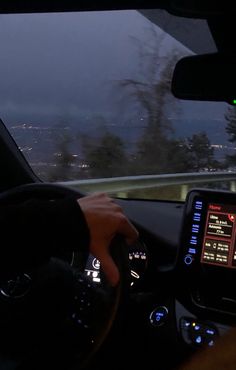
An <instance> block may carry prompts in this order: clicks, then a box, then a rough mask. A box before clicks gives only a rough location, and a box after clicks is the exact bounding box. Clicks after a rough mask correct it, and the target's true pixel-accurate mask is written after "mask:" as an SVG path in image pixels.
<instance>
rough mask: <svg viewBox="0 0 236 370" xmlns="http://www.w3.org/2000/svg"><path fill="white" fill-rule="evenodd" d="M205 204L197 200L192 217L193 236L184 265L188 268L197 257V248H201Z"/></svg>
mask: <svg viewBox="0 0 236 370" xmlns="http://www.w3.org/2000/svg"><path fill="white" fill-rule="evenodd" d="M203 206H204V205H203V202H202V201H201V200H196V201H195V202H194V210H193V215H192V226H191V234H190V238H189V241H188V249H187V254H185V256H184V263H185V265H187V266H190V265H191V264H192V263H193V262H194V260H195V257H196V254H197V248H198V246H199V233H200V227H201V221H202V212H203Z"/></svg>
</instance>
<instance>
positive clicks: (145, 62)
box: [0, 11, 236, 199]
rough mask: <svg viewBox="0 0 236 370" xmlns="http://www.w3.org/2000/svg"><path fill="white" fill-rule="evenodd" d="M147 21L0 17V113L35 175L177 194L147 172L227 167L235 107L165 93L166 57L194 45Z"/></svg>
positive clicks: (139, 192)
mask: <svg viewBox="0 0 236 370" xmlns="http://www.w3.org/2000/svg"><path fill="white" fill-rule="evenodd" d="M148 18H150V17H145V16H143V15H142V14H141V13H139V12H137V11H119V12H103V13H102V12H100V13H94V12H93V13H81V14H80V13H78V14H76V13H73V14H72V13H68V14H51V15H50V14H41V15H6V16H1V23H0V43H1V59H0V73H1V86H0V112H1V118H2V120H3V121H4V123H5V124H6V125H7V127H8V129H9V131H10V132H11V134H12V135H13V136H14V138H15V140H16V142H17V144H18V145H19V147H20V149H21V151H22V152H23V154H24V155H25V157H26V158H27V160H28V161H29V162H30V164H31V165H32V167H33V168H34V170H35V172H36V173H37V174H38V175H39V177H41V178H42V179H43V180H46V181H73V180H82V179H83V180H86V179H87V180H89V179H102V178H113V177H124V176H125V177H132V176H136V177H137V176H138V177H139V179H138V180H137V181H139V186H137V183H136V185H135V186H133V188H132V186H131V185H130V184H129V186H128V187H127V189H128V190H127V189H126V188H125V187H124V186H123V190H124V189H126V190H125V191H123V195H125V196H127V197H139V198H151V199H152V198H164V199H179V198H180V190H179V184H173V181H172V182H169V183H168V181H167V180H166V181H165V187H163V186H162V187H160V182H158V179H157V178H156V176H160V175H161V176H164V175H167V174H181V173H189V174H190V173H219V172H230V171H233V170H234V168H235V163H236V152H235V149H236V148H235V142H236V110H235V108H229V107H228V106H227V105H226V104H223V103H207V102H184V101H178V100H177V99H175V98H174V97H173V96H172V95H171V91H170V87H171V77H172V73H173V68H174V66H175V63H176V61H177V60H179V59H180V58H181V57H183V56H186V55H191V54H193V51H191V50H190V49H188V48H187V47H186V46H185V45H183V43H181V42H180V41H177V40H176V39H174V37H173V35H172V36H171V35H170V34H168V33H167V32H165V31H164V29H166V28H165V27H164V25H163V24H162V28H160V27H158V26H157V24H154V23H152V22H151V21H150V20H149V19H148ZM173 18H174V17H173ZM29 30H30V32H29ZM190 44H191V43H190ZM140 176H141V177H142V178H143V180H142V181H144V179H145V178H144V177H145V176H155V184H154V183H152V182H149V183H148V185H147V183H146V186H144V183H142V182H140V181H141V178H140ZM194 180H196V177H193V178H192V182H193V183H192V184H190V185H188V186H194V185H195V184H194ZM150 181H151V180H150ZM140 184H141V185H140ZM142 184H143V185H142ZM182 185H186V184H185V183H184V182H183V184H182ZM209 185H210V186H217V187H224V188H225V187H226V186H227V185H226V184H225V183H223V184H222V183H220V180H219V181H218V182H214V183H213V185H212V184H211V181H209V179H207V181H206V183H201V186H209ZM182 189H183V188H182ZM111 192H113V193H114V194H115V195H117V194H118V193H119V194H122V187H121V191H119V192H117V191H114V188H111ZM181 197H182V196H181Z"/></svg>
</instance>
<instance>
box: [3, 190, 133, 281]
mask: <svg viewBox="0 0 236 370" xmlns="http://www.w3.org/2000/svg"><path fill="white" fill-rule="evenodd" d="M0 225H1V235H2V241H3V240H4V241H5V243H6V244H5V245H2V247H1V248H0V274H1V273H3V274H4V273H5V272H9V271H11V270H12V271H17V270H18V269H19V268H27V267H29V266H30V265H32V264H33V265H34V264H38V263H41V262H43V261H44V260H45V259H47V258H49V257H50V256H51V255H53V254H54V253H56V252H57V251H59V250H61V249H64V250H68V249H71V250H72V249H76V248H78V249H84V250H88V248H90V251H91V253H92V254H94V256H95V257H97V258H98V259H99V260H100V262H101V266H102V268H103V270H104V272H105V274H106V276H107V278H108V280H109V281H110V283H111V284H112V285H116V284H117V282H118V280H119V273H118V270H117V268H116V266H115V264H114V262H113V260H112V259H111V257H110V255H109V245H110V242H111V240H112V238H113V237H114V236H115V234H117V233H119V234H122V235H123V236H124V237H125V239H126V241H127V242H128V243H132V242H133V241H134V240H135V239H136V238H137V235H138V233H137V231H136V229H135V228H134V227H133V225H131V224H130V222H129V221H128V219H127V218H126V217H125V215H124V213H123V211H122V209H121V208H120V207H119V206H118V205H117V204H116V203H114V201H112V199H111V198H109V197H108V196H107V195H105V194H94V195H90V196H87V197H84V198H81V199H78V200H76V199H75V198H74V197H71V198H68V197H67V198H65V199H58V200H55V201H48V200H40V199H30V200H28V201H25V202H23V203H20V204H7V205H6V204H0Z"/></svg>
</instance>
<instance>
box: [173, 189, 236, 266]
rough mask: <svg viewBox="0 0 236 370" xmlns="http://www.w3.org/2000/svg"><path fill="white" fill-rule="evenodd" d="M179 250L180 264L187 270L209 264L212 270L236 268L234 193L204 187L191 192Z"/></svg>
mask: <svg viewBox="0 0 236 370" xmlns="http://www.w3.org/2000/svg"><path fill="white" fill-rule="evenodd" d="M179 252H180V253H179V259H178V263H180V265H181V266H182V268H184V270H185V269H186V268H187V270H188V271H195V270H196V269H199V268H201V267H204V268H207V269H208V266H209V268H211V271H212V268H213V267H215V268H221V269H222V268H226V269H228V270H229V269H230V270H232V271H233V269H236V194H235V193H230V192H224V191H220V192H217V191H211V190H205V189H195V190H192V191H190V192H189V194H188V197H187V199H186V204H185V212H184V222H183V226H182V237H181V241H180V251H179ZM184 266H185V267H184ZM235 273H236V272H235Z"/></svg>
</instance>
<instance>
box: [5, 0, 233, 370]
mask: <svg viewBox="0 0 236 370" xmlns="http://www.w3.org/2000/svg"><path fill="white" fill-rule="evenodd" d="M235 16H236V9H235V5H233V3H232V4H231V3H229V2H222V1H219V2H213V1H210V0H209V1H206V0H205V1H198V2H196V1H194V0H191V1H190V0H188V1H185V0H156V1H152V0H150V1H148V0H145V1H142V0H139V1H138V0H133V1H131V0H130V1H126V2H124V1H122V0H114V1H113V2H107V1H100V2H99V3H98V2H95V1H92V0H89V1H86V2H84V1H80V0H79V1H77V2H75V1H69V0H67V1H57V2H55V1H50V2H45V3H43V2H36V1H24V2H19V1H11V2H2V1H1V2H0V45H1V49H2V52H1V56H0V76H1V81H2V82H1V85H2V86H1V87H0V101H1V102H0V168H1V176H0V191H1V193H0V205H1V204H2V202H3V204H4V202H5V201H10V202H18V203H21V202H23V201H25V200H26V199H30V198H39V199H43V200H48V201H51V200H53V199H58V198H66V197H71V196H74V197H82V196H85V195H86V194H88V193H90V192H94V191H96V192H97V191H98V192H100V191H102V192H108V194H109V195H110V196H111V197H113V198H114V200H115V202H117V203H118V204H119V205H120V206H121V207H122V208H123V210H124V212H125V214H126V216H127V217H128V219H129V220H130V221H131V222H132V223H133V224H134V225H135V227H136V228H137V230H138V232H139V239H138V241H137V242H136V243H134V244H133V245H132V246H130V247H127V245H125V242H124V240H123V239H122V238H121V237H120V236H119V235H117V236H116V237H115V238H114V241H113V242H112V245H111V248H110V250H111V254H112V256H113V258H114V260H115V261H116V263H117V265H118V267H119V270H120V274H121V281H120V284H119V286H118V287H116V288H111V287H110V286H109V284H108V283H107V281H106V279H105V277H104V275H103V272H102V270H101V269H100V262H99V261H98V260H97V259H96V258H94V256H92V255H91V254H89V253H87V255H86V256H84V255H81V253H80V250H79V248H77V246H78V245H79V240H78V241H75V242H74V246H73V251H72V252H71V246H70V248H68V250H67V246H66V245H65V246H64V247H65V248H64V249H63V250H61V249H60V250H59V251H58V253H56V254H55V255H54V256H52V258H51V259H50V262H49V263H48V265H47V266H45V265H43V266H41V265H40V266H38V267H37V269H32V270H31V269H28V270H26V271H23V272H22V273H21V274H14V273H13V274H12V276H8V278H7V279H1V281H0V312H1V316H0V333H1V335H0V338H1V339H0V341H1V350H0V369H1V370H5V369H6V370H8V369H9V370H21V369H22V370H26V369H31V370H36V369H57V370H59V369H61V370H67V369H68V370H69V369H87V370H92V369H110V368H123V367H125V368H131V369H135V368H142V369H155V370H173V369H177V368H179V369H181V366H182V365H183V364H185V363H186V362H187V361H188V360H189V359H191V358H192V356H194V355H196V354H198V353H201V351H203V350H206V351H208V350H211V347H214V346H215V344H216V343H217V342H218V340H219V338H224V336H225V335H227V333H228V332H230V330H231V329H232V328H233V327H234V326H235V320H236V292H235V290H234V280H233V279H234V278H235V277H236V242H235V240H236V195H235V191H236V185H235V184H236V180H235V179H236V178H235V171H236V165H235V164H236V160H235V158H236V154H234V151H235V147H234V145H235V144H234V143H235V141H236V110H235V109H236V108H235V105H236V95H235V85H236V73H235V67H236V46H235V40H234V35H235V32H234V31H235V27H236V23H235ZM77 17H78V18H77ZM138 23H140V24H141V26H140V30H139V31H138V30H137V32H136V31H135V32H136V33H135V32H134V30H136V28H137V27H138V26H137V24H138ZM77 25H79V26H80V27H81V28H78V30H77V28H76V27H77ZM86 27H87V28H86ZM115 29H116V31H115ZM100 30H101V34H102V36H101V39H98V38H96V37H98V36H97V34H98V33H99V32H100ZM69 31H70V32H71V33H72V36H73V37H72V38H71V39H69V38H67V32H69ZM126 31H127V34H128V36H126V38H125V36H124V32H126ZM143 34H145V35H146V36H145V37H146V38H144V36H143ZM105 37H108V41H107V44H106V43H105V41H104V39H105ZM24 40H27V48H28V49H27V50H28V51H27V52H26V46H25V45H26V44H24V42H25V41H24ZM58 40H59V41H58ZM91 40H92V42H93V44H92V47H91V48H90V46H89V42H90V41H91ZM94 40H95V41H94ZM127 40H128V41H127ZM103 44H106V45H108V46H107V49H106V50H105V49H103ZM159 45H160V50H159ZM56 47H58V49H56ZM113 47H114V49H113ZM115 47H116V48H117V49H115ZM161 47H162V48H161ZM77 49H78V51H76V50H77ZM56 50H57V51H56ZM69 50H70V51H71V52H72V54H70V55H69ZM91 50H92V51H91ZM94 50H96V52H97V54H96V56H95V54H94ZM114 50H117V51H114ZM44 52H45V55H46V56H47V57H48V58H49V59H46V56H45V55H44V54H43V53H44ZM27 53H28V54H27ZM78 55H79V57H80V58H81V59H82V62H80V61H79V59H78ZM128 57H129V58H130V60H129V58H128ZM109 58H110V59H109ZM138 58H139V59H138ZM157 58H159V59H157ZM47 60H50V61H51V62H50V63H51V64H49V62H48V61H47ZM58 60H60V63H61V64H60V67H58V65H59V62H58ZM34 61H35V62H36V69H34V70H33V69H31V66H32V64H33V62H34ZM76 63H77V64H76ZM124 65H126V67H127V71H128V72H127V71H126V72H124V73H123V74H122V77H121V78H120V80H119V81H118V77H117V74H116V72H114V70H115V68H116V69H117V70H119V69H120V70H122V68H123V66H124ZM156 65H158V66H159V67H158V68H159V69H158V70H157V72H156V69H155V68H157V67H156ZM139 68H141V69H142V73H143V75H142V73H141V72H140V73H139V71H140V70H139ZM113 69H114V70H113ZM64 70H65V71H66V72H65V78H64V77H63V73H64V72H63V71H64ZM55 71H56V72H57V73H58V74H57V75H55V76H56V77H54V72H55ZM169 71H171V74H170V73H169ZM56 72H55V73H56ZM102 73H105V74H107V75H109V79H110V80H112V81H113V82H112V84H113V85H115V91H116V92H115V94H114V99H115V100H116V102H117V104H116V108H111V106H109V102H110V100H109V95H110V94H111V92H110V90H109V89H107V90H106V94H105V93H103V92H102V82H101V81H102V78H101V74H102ZM132 73H133V74H132ZM42 76H44V77H42ZM137 76H138V77H137ZM140 76H141V77H140ZM92 80H93V82H94V81H95V85H94V86H93V85H92ZM74 81H77V82H76V83H78V86H77V87H76V89H75V85H74ZM114 81H115V82H114ZM117 81H118V82H117ZM156 81H158V82H157V83H156ZM166 81H167V82H168V84H167V83H166ZM104 89H106V88H105V87H104ZM77 90H79V92H78V91H77ZM35 91H36V92H37V94H38V95H35V96H36V97H33V95H34V93H35ZM26 94H27V98H26ZM57 94H58V100H56V99H57V98H55V96H57ZM75 95H76V96H77V97H76V99H77V100H76V99H75V100H74V101H72V100H73V99H74V97H75ZM120 95H121V96H122V97H120ZM49 99H51V100H52V102H53V104H54V103H55V105H57V106H59V107H60V108H61V110H60V109H58V111H57V112H56V113H55V114H54V112H53V113H52V105H50V104H51V102H50V103H49ZM93 99H94V101H93ZM132 99H134V100H135V102H134V101H133V100H132ZM78 101H79V102H78ZM88 101H89V103H88ZM74 102H75V103H74ZM91 102H92V103H91ZM72 103H73V104H74V105H73V104H72ZM92 109H93V110H94V112H92ZM105 109H106V112H108V113H107V116H106V117H105V118H104V117H103V116H102V113H101V112H102V110H103V111H104V112H105ZM45 112H46V113H45ZM114 112H115V113H114ZM144 112H145V113H144ZM46 114H47V116H46ZM82 114H83V115H84V116H83V117H84V121H82V118H81V117H82ZM113 114H114V117H115V114H116V117H117V118H114V117H113ZM53 115H54V116H53ZM180 116H181V118H179V117H180ZM34 117H36V118H34ZM52 117H54V118H52ZM75 117H76V118H75ZM133 117H134V118H133ZM137 117H138V118H137ZM160 117H161V118H160ZM163 117H164V118H163ZM54 119H55V122H56V123H55V125H54V126H50V125H49V123H50V124H51V122H52V121H53V120H54ZM95 120H96V124H94V122H95ZM158 120H160V125H159V126H158V128H157V127H156V126H155V125H157V122H159V121H158ZM69 121H70V122H71V126H70V125H69V123H68V122H69ZM45 122H46V123H45ZM84 122H85V123H84ZM107 122H108V123H109V124H108V123H107ZM45 124H46V125H48V126H50V130H46V128H45ZM53 124H54V121H53ZM172 124H173V125H174V126H173V127H174V128H172V126H171V125H172ZM70 127H72V128H73V129H71V128H70ZM104 127H105V128H104ZM107 127H111V130H113V129H114V130H113V131H108V129H107ZM77 129H78V130H77ZM180 129H181V134H179V136H178V135H177V134H176V136H173V135H175V134H174V133H173V132H174V131H175V132H178V130H180ZM76 130H77V131H76ZM194 130H195V131H194ZM217 130H218V131H217ZM137 132H138V134H137ZM183 132H184V134H183ZM117 133H118V134H117ZM70 135H71V136H70ZM89 135H90V136H89ZM93 135H94V136H93ZM122 135H123V136H122ZM132 135H135V136H132ZM180 135H185V139H182V136H181V138H180ZM191 135H192V136H191ZM207 135H208V136H209V137H208V136H207ZM227 135H228V136H227ZM78 136H79V137H80V139H78V140H82V144H81V148H82V149H81V153H83V155H84V157H83V160H80V155H81V153H80V152H77V151H76V150H77V146H78V142H77V141H76V140H77V137H78ZM81 138H82V139H81ZM124 138H125V139H127V141H126V142H125V145H123V141H122V140H123V139H124ZM150 138H151V139H150ZM121 139H122V140H121ZM53 140H54V141H53ZM52 142H53V149H52V153H53V155H52V158H53V160H51V159H50V160H48V159H47V158H49V154H50V150H51V149H50V145H52V144H51V143H52ZM99 143H100V144H101V145H100V144H99ZM137 143H138V144H137ZM98 144H99V145H100V147H98ZM136 144H137V148H138V150H137V151H136V152H135V148H136V146H135V145H136ZM101 147H103V148H104V147H106V151H105V150H104V151H103V152H102V151H101V150H100V148H101ZM158 147H159V148H161V150H159V151H158ZM127 148H128V149H127ZM125 150H126V152H125ZM104 153H105V154H104ZM117 153H118V154H117ZM116 154H117V157H116ZM47 156H48V157H47ZM151 156H152V158H151V159H150V157H151ZM81 158H82V157H81ZM111 158H113V159H112V160H113V162H112V161H111ZM99 160H100V162H99ZM68 163H69V164H68ZM155 166H156V167H155ZM0 211H1V208H0ZM65 217H66V215H65ZM22 232H24V233H26V234H27V235H28V236H29V238H26V241H25V243H29V239H30V244H31V247H32V248H33V247H34V241H35V240H36V238H37V235H31V233H30V230H28V229H27V225H26V228H25V230H24V231H22ZM61 232H63V231H61ZM12 233H13V234H14V227H12ZM38 233H44V230H42V229H41V228H40V225H39V228H38ZM65 240H66V236H65ZM16 242H17V236H16ZM2 244H6V246H7V244H8V241H7V240H3V241H2ZM45 244H47V236H46V235H45ZM19 248H21V245H20V244H19ZM22 259H24V256H22ZM12 260H14V256H12ZM3 264H4V261H3ZM0 276H1V274H0ZM209 356H210V352H209ZM235 366H236V364H235ZM232 368H235V367H234V366H233V367H232ZM219 369H221V370H222V369H223V368H219Z"/></svg>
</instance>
